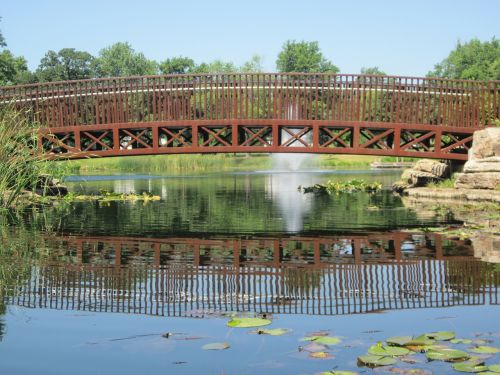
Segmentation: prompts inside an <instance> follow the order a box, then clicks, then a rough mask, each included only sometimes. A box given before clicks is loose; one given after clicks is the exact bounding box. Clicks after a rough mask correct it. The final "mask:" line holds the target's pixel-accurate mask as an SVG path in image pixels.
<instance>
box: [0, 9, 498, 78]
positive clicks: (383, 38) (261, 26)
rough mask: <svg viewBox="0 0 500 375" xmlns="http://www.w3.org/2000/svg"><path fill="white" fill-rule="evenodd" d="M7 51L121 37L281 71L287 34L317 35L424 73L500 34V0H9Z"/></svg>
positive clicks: (346, 63) (402, 70)
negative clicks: (467, 45) (253, 59)
mask: <svg viewBox="0 0 500 375" xmlns="http://www.w3.org/2000/svg"><path fill="white" fill-rule="evenodd" d="M0 5H1V6H0V16H1V17H2V21H1V23H0V29H1V30H2V33H3V35H4V37H5V38H6V40H7V44H8V48H9V49H10V50H11V51H12V52H13V53H14V54H15V55H22V56H24V57H25V58H26V59H27V60H28V63H29V66H30V68H32V69H34V68H36V67H37V66H38V63H39V61H40V58H41V57H42V56H43V55H44V54H45V52H47V51H48V50H50V49H52V50H55V51H58V50H60V49H61V48H65V47H73V48H76V49H79V50H84V51H88V52H90V53H92V54H93V55H97V53H98V51H99V50H100V49H101V48H103V47H106V46H109V45H111V44H113V43H115V42H118V41H128V42H129V43H130V44H131V45H132V46H133V48H134V49H135V50H136V51H141V52H143V53H144V54H145V55H146V56H147V57H148V58H150V59H155V60H158V61H161V60H164V59H166V58H168V57H172V56H179V55H182V56H188V57H191V58H193V59H194V60H195V61H196V62H198V63H199V62H202V61H211V60H214V59H222V60H225V61H233V62H235V63H236V64H238V65H240V64H242V63H243V62H244V61H246V60H248V59H249V58H250V56H251V55H252V54H255V53H257V54H259V55H261V56H262V57H263V59H264V67H265V69H266V71H275V62H276V56H277V54H278V53H279V51H280V49H281V47H282V45H283V42H285V41H286V40H288V39H295V40H306V41H318V42H319V45H320V47H321V50H322V51H323V54H324V55H325V57H327V58H328V59H330V60H331V61H333V63H334V64H336V65H337V66H339V67H340V69H341V72H343V73H357V72H359V70H360V68H361V67H363V66H364V67H368V66H379V67H380V68H381V69H382V70H384V71H385V72H387V73H388V74H395V75H413V76H421V75H425V74H426V73H427V72H428V71H429V70H430V69H432V68H433V66H434V64H435V63H437V62H439V61H441V60H442V59H443V58H445V57H446V56H447V55H448V53H449V52H450V51H451V50H452V49H453V48H454V47H455V45H456V43H457V41H458V40H461V41H468V40H469V39H471V38H479V39H481V40H489V39H491V38H492V37H493V36H496V37H499V36H500V35H499V34H500V21H499V15H500V0H468V1H464V0H432V1H431V0H412V1H405V0H399V1H393V0H386V1H382V0H380V1H369V0H352V1H347V0H344V1H337V0H330V1H315V0H309V1H294V0H288V1H272V0H267V1H261V0H254V1H246V2H238V1H226V0H223V1H215V0H212V1H209V0H207V1H195V0H191V1H188V0H184V1H179V0H177V1H153V0H142V1H129V0H119V1H118V0H108V1H106V0H84V1H81V0H73V1H71V0H64V1H59V0H53V1H50V0H45V1H41V0H0Z"/></svg>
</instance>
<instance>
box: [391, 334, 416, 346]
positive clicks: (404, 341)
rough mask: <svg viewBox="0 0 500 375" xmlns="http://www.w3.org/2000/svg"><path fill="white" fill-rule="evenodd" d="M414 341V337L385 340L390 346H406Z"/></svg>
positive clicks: (397, 337)
mask: <svg viewBox="0 0 500 375" xmlns="http://www.w3.org/2000/svg"><path fill="white" fill-rule="evenodd" d="M412 339H413V337H411V336H394V337H389V338H388V339H387V340H385V342H386V343H388V344H389V345H398V346H405V345H406V344H408V343H409V342H410V341H411V340H412Z"/></svg>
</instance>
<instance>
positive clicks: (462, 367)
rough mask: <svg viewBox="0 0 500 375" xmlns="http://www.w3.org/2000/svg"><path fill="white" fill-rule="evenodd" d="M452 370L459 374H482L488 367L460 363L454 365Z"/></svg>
mask: <svg viewBox="0 0 500 375" xmlns="http://www.w3.org/2000/svg"><path fill="white" fill-rule="evenodd" d="M453 368H454V369H455V370H457V371H460V372H472V373H475V372H483V371H487V370H488V367H487V366H485V365H483V364H481V363H477V362H470V361H468V362H462V363H454V364H453Z"/></svg>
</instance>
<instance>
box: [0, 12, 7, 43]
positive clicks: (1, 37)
mask: <svg viewBox="0 0 500 375" xmlns="http://www.w3.org/2000/svg"><path fill="white" fill-rule="evenodd" d="M1 20H2V17H0V21H1ZM0 47H7V42H6V41H5V38H4V36H3V34H2V31H0Z"/></svg>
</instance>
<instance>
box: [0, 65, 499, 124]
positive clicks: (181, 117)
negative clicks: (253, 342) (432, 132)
mask: <svg viewBox="0 0 500 375" xmlns="http://www.w3.org/2000/svg"><path fill="white" fill-rule="evenodd" d="M0 102H2V103H4V104H5V103H10V102H12V103H14V104H15V106H16V107H17V108H18V109H22V110H24V111H25V113H26V114H27V115H28V116H30V118H31V119H32V120H33V121H35V122H37V123H39V124H41V125H42V126H46V127H49V128H59V127H67V126H85V125H97V126H99V125H109V124H119V123H151V122H168V121H211V122H213V121H222V120H250V121H251V120H277V121H283V120H307V121H330V122H335V121H338V122H368V123H370V122H371V123H394V124H425V125H440V126H451V127H464V128H470V127H473V128H480V127H485V126H490V125H492V124H494V123H495V121H496V120H497V119H499V118H500V81H490V82H481V81H465V80H447V79H437V78H416V77H397V76H379V75H351V74H312V73H311V74H305V73H282V74H278V73H252V74H244V73H242V74H201V75H165V76H144V77H123V78H103V79H92V80H79V81H68V82H51V83H40V84H32V85H22V86H11V87H1V88H0Z"/></svg>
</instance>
